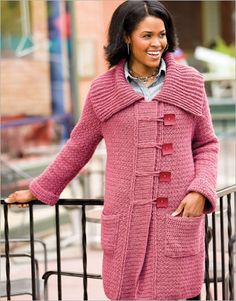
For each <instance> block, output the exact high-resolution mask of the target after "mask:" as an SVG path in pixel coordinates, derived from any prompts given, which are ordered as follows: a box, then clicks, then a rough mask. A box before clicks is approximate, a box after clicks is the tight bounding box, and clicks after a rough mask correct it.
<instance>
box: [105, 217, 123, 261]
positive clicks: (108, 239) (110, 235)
mask: <svg viewBox="0 0 236 301" xmlns="http://www.w3.org/2000/svg"><path fill="white" fill-rule="evenodd" d="M119 220H120V217H119V215H105V214H104V213H102V216H101V245H102V248H103V251H104V253H106V254H110V255H112V254H113V252H114V250H115V248H116V242H117V236H118V230H119Z"/></svg>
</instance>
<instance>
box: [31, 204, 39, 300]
mask: <svg viewBox="0 0 236 301" xmlns="http://www.w3.org/2000/svg"><path fill="white" fill-rule="evenodd" d="M29 220H30V225H29V228H30V253H31V277H32V300H36V299H37V297H36V286H35V265H34V264H35V259H34V257H35V256H34V217H33V205H32V204H29ZM38 297H39V296H38Z"/></svg>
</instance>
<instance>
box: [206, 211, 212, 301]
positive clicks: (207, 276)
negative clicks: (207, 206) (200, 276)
mask: <svg viewBox="0 0 236 301" xmlns="http://www.w3.org/2000/svg"><path fill="white" fill-rule="evenodd" d="M210 239H211V237H210V232H209V229H208V217H207V215H206V216H205V284H206V300H210V277H209V252H208V247H209V242H210Z"/></svg>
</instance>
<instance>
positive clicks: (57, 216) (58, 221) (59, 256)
mask: <svg viewBox="0 0 236 301" xmlns="http://www.w3.org/2000/svg"><path fill="white" fill-rule="evenodd" d="M55 211H56V213H55V218H56V220H55V222H56V240H57V242H56V244H57V271H58V274H57V291H58V300H62V289H61V242H60V216H59V206H58V205H55Z"/></svg>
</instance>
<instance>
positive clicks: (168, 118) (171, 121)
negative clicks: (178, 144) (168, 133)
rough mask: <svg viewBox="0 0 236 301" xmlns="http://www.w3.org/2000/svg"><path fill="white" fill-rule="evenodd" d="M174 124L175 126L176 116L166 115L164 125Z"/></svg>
mask: <svg viewBox="0 0 236 301" xmlns="http://www.w3.org/2000/svg"><path fill="white" fill-rule="evenodd" d="M174 124H175V114H165V115H164V125H174Z"/></svg>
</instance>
